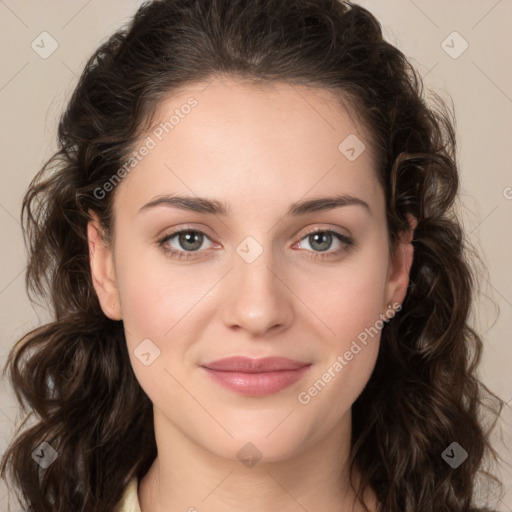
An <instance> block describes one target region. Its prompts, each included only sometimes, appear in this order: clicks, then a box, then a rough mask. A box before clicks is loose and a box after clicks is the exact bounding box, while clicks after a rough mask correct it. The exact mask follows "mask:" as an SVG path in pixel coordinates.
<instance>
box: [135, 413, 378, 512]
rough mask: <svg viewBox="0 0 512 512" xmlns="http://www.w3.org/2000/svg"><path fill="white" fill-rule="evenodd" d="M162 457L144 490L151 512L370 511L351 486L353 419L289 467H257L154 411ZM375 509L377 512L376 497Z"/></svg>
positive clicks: (370, 501)
mask: <svg viewBox="0 0 512 512" xmlns="http://www.w3.org/2000/svg"><path fill="white" fill-rule="evenodd" d="M154 420H155V436H156V443H157V448H158V456H157V458H156V459H155V461H154V463H153V465H152V466H151V468H150V469H149V471H148V472H147V474H146V475H145V476H144V477H143V478H142V479H141V482H140V485H139V502H140V505H141V509H142V510H144V512H164V511H165V512H169V511H174V510H183V511H188V512H199V511H202V510H212V511H217V510H219V511H220V510H222V511H223V512H231V511H235V510H236V511H237V512H238V511H240V510H244V511H247V512H261V511H268V510H280V511H283V512H288V511H290V512H292V511H301V510H302V511H303V510H322V511H325V512H346V511H351V512H352V511H354V512H355V511H360V510H364V508H363V507H362V506H361V504H360V503H359V502H358V501H357V500H356V494H355V492H354V490H353V489H352V486H351V485H350V481H349V470H348V459H349V454H350V429H351V417H350V412H349V414H348V415H347V416H346V417H345V418H344V419H343V423H342V424H341V425H338V428H337V429H336V431H332V432H331V433H330V434H329V435H328V436H326V437H324V438H322V439H321V440H319V441H318V442H317V443H312V444H310V446H308V447H307V448H306V449H303V450H297V452H296V453H295V454H294V455H293V456H292V457H289V458H287V459H286V460H278V461H268V460H266V459H265V457H264V454H263V456H262V458H261V459H260V460H259V461H257V462H256V464H254V465H245V464H243V463H241V462H240V461H238V460H236V461H235V460H231V459H228V458H223V457H219V456H218V455H216V454H213V453H211V452H210V451H208V450H205V449H204V448H203V447H201V446H199V445H198V444H196V443H194V442H193V441H192V440H191V439H190V438H189V437H187V436H186V435H185V433H183V432H181V431H180V430H179V429H177V428H175V427H174V426H173V425H171V424H170V423H169V422H168V421H167V420H166V419H165V418H164V417H163V416H162V415H161V414H159V412H158V411H157V410H156V409H155V413H154ZM365 499H366V500H367V505H368V506H369V507H370V510H377V508H376V506H375V503H376V501H375V498H374V495H373V493H372V492H371V491H369V492H368V493H366V494H365Z"/></svg>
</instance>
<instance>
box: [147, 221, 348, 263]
mask: <svg viewBox="0 0 512 512" xmlns="http://www.w3.org/2000/svg"><path fill="white" fill-rule="evenodd" d="M182 233H199V234H201V235H203V236H205V237H206V238H208V239H210V237H209V236H208V235H207V234H206V233H205V232H204V231H201V230H200V229H181V230H178V231H174V232H173V233H170V234H168V235H165V236H164V237H162V238H160V239H159V240H158V241H157V244H158V246H159V247H161V248H162V250H163V251H164V253H165V254H166V255H168V256H169V257H171V258H172V257H174V256H177V257H178V259H183V258H185V259H186V260H189V259H191V258H194V257H195V256H194V254H195V253H199V252H201V250H197V251H180V250H178V249H174V248H170V249H169V248H168V247H166V246H165V244H166V242H168V241H169V240H171V239H173V238H174V237H175V236H177V235H180V234H182ZM316 233H330V234H332V235H334V236H335V237H336V238H337V239H338V240H339V241H340V242H341V243H342V244H343V247H342V248H341V249H338V250H336V251H334V252H333V251H321V252H319V251H312V252H313V253H314V256H313V259H318V258H320V259H327V258H328V257H329V256H326V255H330V256H332V255H335V256H339V255H341V254H342V253H344V252H345V251H348V250H349V249H351V248H352V247H354V245H355V242H354V240H353V239H352V238H350V237H348V236H346V235H344V234H342V233H339V232H338V231H336V230H334V229H314V230H312V231H309V232H308V233H306V234H305V235H304V236H303V237H302V238H301V239H300V241H302V240H304V239H305V238H308V237H309V236H311V235H314V234H316ZM310 252H311V251H310Z"/></svg>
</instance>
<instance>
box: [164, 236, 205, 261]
mask: <svg viewBox="0 0 512 512" xmlns="http://www.w3.org/2000/svg"><path fill="white" fill-rule="evenodd" d="M206 240H210V237H209V236H208V235H207V234H206V233H204V232H203V231H201V230H199V229H181V230H179V231H174V232H173V233H170V234H168V235H165V236H164V237H163V238H161V239H160V240H158V242H157V243H158V245H159V246H160V247H162V249H163V251H164V252H165V253H166V254H168V255H170V256H177V257H178V258H180V259H181V258H185V259H189V258H190V257H195V255H193V254H191V253H194V252H198V251H200V250H201V249H205V247H204V242H205V241H206ZM210 241H211V240H210ZM173 243H174V245H173ZM176 245H177V246H178V247H176Z"/></svg>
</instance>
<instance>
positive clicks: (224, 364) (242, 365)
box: [201, 356, 311, 396]
mask: <svg viewBox="0 0 512 512" xmlns="http://www.w3.org/2000/svg"><path fill="white" fill-rule="evenodd" d="M310 366H311V363H305V362H302V361H295V360H293V359H288V358H286V357H263V358H261V359H252V358H250V357H244V356H234V357H227V358H224V359H219V360H217V361H212V362H209V363H205V364H203V365H201V367H202V368H203V369H204V370H205V372H206V373H207V374H208V375H209V376H210V377H211V378H212V379H213V380H214V381H216V382H217V383H218V384H220V385H221V386H223V387H225V388H227V389H230V390H231V391H235V392H236V393H239V394H242V395H246V396H266V395H271V394H273V393H277V392H278V391H281V390H282V389H284V388H286V387H288V386H291V385H292V384H293V383H295V382H297V381H298V380H300V379H301V378H302V377H303V376H304V374H305V373H306V372H307V371H308V370H309V367H310Z"/></svg>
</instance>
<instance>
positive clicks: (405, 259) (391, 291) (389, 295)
mask: <svg viewBox="0 0 512 512" xmlns="http://www.w3.org/2000/svg"><path fill="white" fill-rule="evenodd" d="M406 217H407V220H408V221H409V230H408V231H404V232H402V233H401V235H400V241H399V242H398V244H397V246H396V247H395V249H394V251H393V254H392V256H391V261H390V266H389V271H388V280H387V283H386V294H385V304H383V309H387V305H388V304H394V303H398V304H402V302H403V301H404V299H405V295H406V294H407V287H408V285H409V272H410V270H411V266H412V260H413V256H414V254H413V253H414V247H413V245H412V243H411V241H412V238H413V235H414V230H415V229H416V226H417V225H418V221H417V219H416V218H415V217H413V216H412V215H411V214H410V213H407V214H406Z"/></svg>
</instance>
